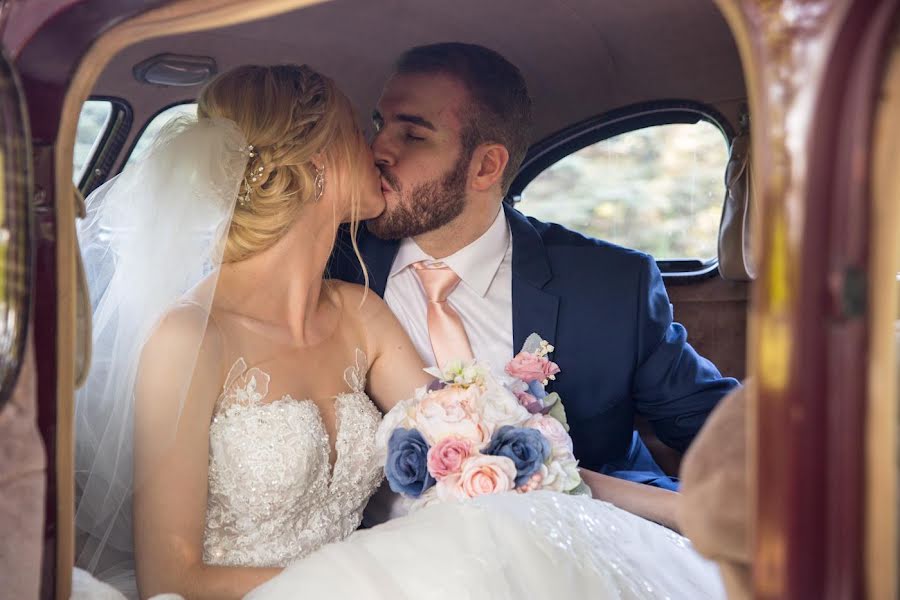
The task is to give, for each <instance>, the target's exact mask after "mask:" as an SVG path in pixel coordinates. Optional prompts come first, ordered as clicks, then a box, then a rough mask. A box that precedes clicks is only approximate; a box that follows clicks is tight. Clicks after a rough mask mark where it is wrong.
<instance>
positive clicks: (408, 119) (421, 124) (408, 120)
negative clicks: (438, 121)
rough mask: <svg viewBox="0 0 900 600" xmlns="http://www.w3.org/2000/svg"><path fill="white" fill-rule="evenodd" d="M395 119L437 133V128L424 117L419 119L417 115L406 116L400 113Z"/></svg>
mask: <svg viewBox="0 0 900 600" xmlns="http://www.w3.org/2000/svg"><path fill="white" fill-rule="evenodd" d="M396 119H397V120H398V121H402V122H404V123H412V124H413V125H418V126H419V127H424V128H425V129H430V130H431V131H437V127H435V126H434V123H432V122H431V121H429V120H428V119H426V118H424V117H420V116H419V115H407V114H405V113H400V114H398V115H397V116H396Z"/></svg>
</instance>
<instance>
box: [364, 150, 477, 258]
mask: <svg viewBox="0 0 900 600" xmlns="http://www.w3.org/2000/svg"><path fill="white" fill-rule="evenodd" d="M462 154H463V155H466V154H468V153H466V152H463V153H462ZM470 158H471V154H468V156H460V157H459V160H457V161H456V164H455V165H453V167H452V168H451V169H450V171H448V172H447V173H446V174H444V176H443V177H441V178H439V179H434V180H432V181H427V182H425V183H420V184H418V185H416V186H414V187H413V188H412V190H410V192H409V193H408V194H404V192H403V187H402V186H401V185H400V182H399V181H397V179H396V178H395V177H394V174H393V173H391V172H390V171H389V170H388V169H387V168H386V167H382V168H381V174H382V177H384V179H385V181H387V183H388V185H390V186H391V189H393V190H394V191H395V192H396V193H397V195H398V196H400V201H399V202H398V203H397V205H396V206H394V207H393V208H390V209H385V211H384V212H383V213H381V215H380V216H378V217H376V218H374V219H369V220H368V221H366V226H367V227H368V228H369V231H371V232H372V233H374V234H375V235H376V236H378V237H380V238H381V239H383V240H399V239H401V238H405V237H414V236H417V235H421V234H423V233H427V232H429V231H433V230H435V229H438V228H439V227H443V226H444V225H446V224H447V223H449V222H450V221H452V220H453V219H455V218H456V217H458V216H459V215H460V214H461V213H462V211H463V208H465V206H466V197H465V191H466V175H467V172H468V167H469V159H470Z"/></svg>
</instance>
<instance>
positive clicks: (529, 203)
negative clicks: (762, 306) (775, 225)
mask: <svg viewBox="0 0 900 600" xmlns="http://www.w3.org/2000/svg"><path fill="white" fill-rule="evenodd" d="M727 162H728V146H727V142H726V139H725V137H724V136H723V135H722V132H721V131H720V130H719V129H718V128H717V127H716V126H715V125H713V124H711V123H709V122H706V121H699V122H697V123H695V124H669V125H658V126H653V127H647V128H644V129H637V130H634V131H629V132H627V133H623V134H620V135H617V136H615V137H612V138H609V139H607V140H603V141H601V142H598V143H596V144H593V145H591V146H588V147H586V148H582V149H581V150H578V151H576V152H574V153H572V154H570V155H568V156H566V157H565V158H563V159H561V160H560V161H558V162H556V163H555V164H553V165H552V166H550V167H549V168H547V169H546V170H544V171H543V172H541V173H540V174H539V175H538V176H537V177H535V178H534V179H533V180H532V181H531V182H530V183H529V184H528V185H527V186H526V187H525V189H524V190H523V193H522V201H521V202H520V203H519V204H518V205H517V206H518V208H519V209H520V210H521V211H522V212H524V213H525V214H528V215H531V216H534V217H536V218H538V219H540V220H543V221H552V222H556V223H560V224H561V225H565V226H566V227H569V228H570V229H574V230H576V231H579V232H581V233H584V234H586V235H589V236H591V237H596V238H599V239H602V240H606V241H609V242H612V243H615V244H619V245H621V246H627V247H629V248H635V249H637V250H641V251H643V252H647V253H649V254H651V255H653V256H654V257H655V258H657V259H658V260H665V259H699V260H703V261H707V260H710V259H714V258H715V257H716V249H717V239H718V231H719V219H720V217H721V213H722V201H723V199H724V195H725V184H724V175H725V166H726V163H727Z"/></svg>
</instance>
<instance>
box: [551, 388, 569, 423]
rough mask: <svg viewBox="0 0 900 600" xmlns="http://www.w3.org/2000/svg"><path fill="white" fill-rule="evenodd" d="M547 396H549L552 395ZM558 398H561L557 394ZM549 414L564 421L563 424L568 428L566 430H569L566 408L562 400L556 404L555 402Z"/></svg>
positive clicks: (561, 421)
mask: <svg viewBox="0 0 900 600" xmlns="http://www.w3.org/2000/svg"><path fill="white" fill-rule="evenodd" d="M547 397H548V398H549V397H550V396H547ZM556 398H557V400H559V396H557V397H556ZM547 414H548V415H550V416H551V417H553V418H554V419H556V420H557V421H559V422H560V423H562V426H563V427H564V428H565V429H566V431H569V422H568V420H566V409H565V408H563V403H562V402H556V403H555V404H553V407H552V408H551V409H550V412H549V413H547Z"/></svg>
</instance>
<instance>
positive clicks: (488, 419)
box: [376, 334, 589, 507]
mask: <svg viewBox="0 0 900 600" xmlns="http://www.w3.org/2000/svg"><path fill="white" fill-rule="evenodd" d="M552 351H553V346H551V345H550V344H548V343H547V342H546V341H545V340H542V339H541V338H540V337H539V336H538V335H536V334H532V335H531V336H529V338H528V339H527V340H526V342H525V345H524V347H523V349H522V351H521V352H520V353H519V354H517V355H516V356H515V357H514V358H513V359H512V360H511V361H510V362H509V363H508V364H507V365H506V369H505V374H503V375H502V376H498V377H495V376H492V375H491V373H490V371H489V370H488V369H487V368H486V367H485V366H483V365H481V364H479V363H478V362H477V361H472V362H463V361H455V362H451V363H449V364H447V365H446V366H445V368H444V370H440V369H438V368H433V369H426V371H427V372H428V373H429V374H431V375H434V376H435V377H436V378H437V381H435V382H434V383H432V384H431V385H430V386H428V387H427V388H420V389H418V390H416V393H415V396H414V397H413V398H410V399H407V400H404V401H402V402H400V403H398V404H397V406H395V407H394V408H393V409H391V411H390V412H389V413H388V414H387V415H385V417H384V420H383V421H382V423H381V425H380V427H379V429H378V433H377V436H376V445H377V446H378V448H379V450H380V452H381V455H382V458H383V459H384V461H385V474H386V476H387V479H388V483H389V484H390V486H391V489H392V490H394V491H395V492H397V493H399V494H402V495H403V496H405V497H406V498H409V499H412V500H414V502H413V507H415V506H418V505H423V504H427V503H429V502H432V501H435V500H462V499H467V498H473V497H476V496H481V495H484V494H496V493H500V492H509V491H516V492H520V493H523V492H530V491H533V490H554V491H557V492H565V493H589V492H588V491H587V486H585V485H584V483H583V482H582V480H581V475H580V474H579V472H578V461H577V460H576V459H575V456H574V454H573V451H572V439H571V438H570V437H569V434H568V429H569V428H568V425H567V423H566V413H565V410H564V409H563V405H562V401H561V400H560V398H559V395H558V394H556V393H547V391H546V385H547V384H548V382H549V381H550V380H552V379H555V377H556V375H557V374H558V373H559V371H560V369H559V366H557V365H556V364H555V363H553V362H552V361H550V359H549V358H548V357H547V355H548V354H549V353H550V352H552Z"/></svg>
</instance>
